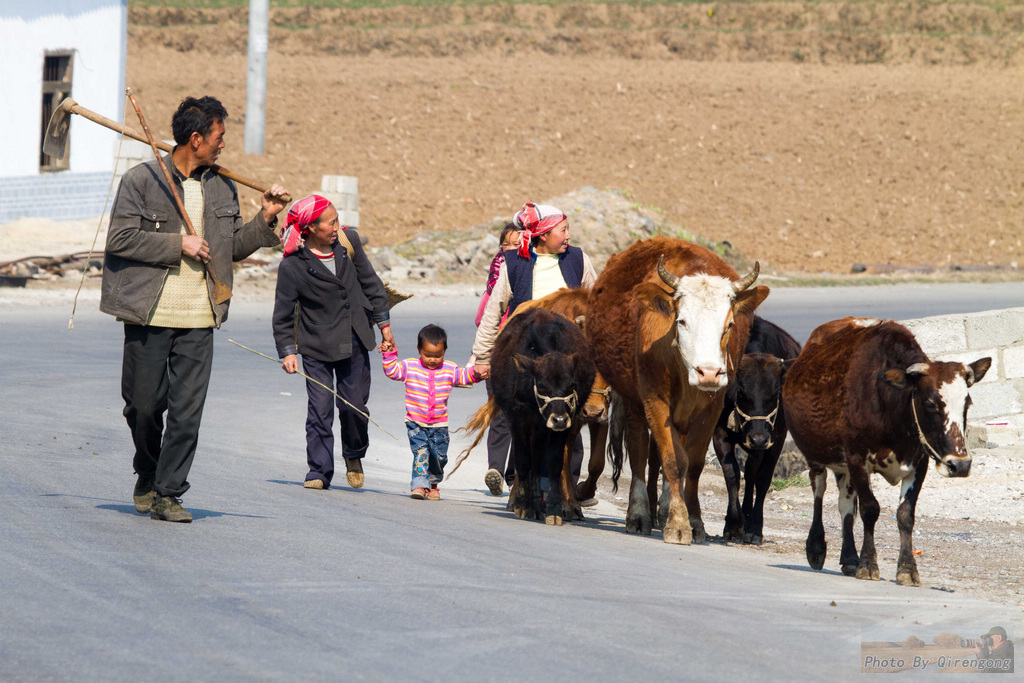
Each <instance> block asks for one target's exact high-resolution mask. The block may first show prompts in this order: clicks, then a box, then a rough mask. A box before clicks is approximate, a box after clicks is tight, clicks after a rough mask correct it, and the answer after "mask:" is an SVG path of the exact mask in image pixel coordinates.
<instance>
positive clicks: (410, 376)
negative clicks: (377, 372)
mask: <svg viewBox="0 0 1024 683" xmlns="http://www.w3.org/2000/svg"><path fill="white" fill-rule="evenodd" d="M383 356H384V374H385V375H387V376H388V377H390V378H391V379H393V380H395V381H396V382H405V419H407V420H411V421H412V422H415V423H417V424H421V425H425V426H428V427H439V426H442V425H445V424H448V397H449V396H451V393H452V387H469V386H472V385H473V383H474V382H476V381H477V380H476V377H475V376H474V374H473V368H472V367H468V368H460V367H459V366H458V365H456V364H455V363H453V362H451V361H450V360H446V361H445V362H444V363H442V364H441V367H439V368H438V369H437V370H428V369H427V368H425V367H423V364H422V363H420V359H419V358H406V359H405V360H403V361H399V360H398V352H397V351H389V352H386V353H384V354H383Z"/></svg>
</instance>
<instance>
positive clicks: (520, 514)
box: [512, 508, 526, 519]
mask: <svg viewBox="0 0 1024 683" xmlns="http://www.w3.org/2000/svg"><path fill="white" fill-rule="evenodd" d="M512 512H513V513H514V514H515V516H516V517H518V518H519V519H523V518H525V517H526V510H524V509H523V508H512Z"/></svg>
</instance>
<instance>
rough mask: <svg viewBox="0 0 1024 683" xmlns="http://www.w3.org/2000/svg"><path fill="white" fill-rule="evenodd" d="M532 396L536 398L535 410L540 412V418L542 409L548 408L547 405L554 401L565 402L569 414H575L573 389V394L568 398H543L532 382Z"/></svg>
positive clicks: (535, 384) (542, 412) (574, 392)
mask: <svg viewBox="0 0 1024 683" xmlns="http://www.w3.org/2000/svg"><path fill="white" fill-rule="evenodd" d="M533 395H534V396H536V397H537V409H538V410H539V411H540V414H541V417H543V416H544V409H545V408H547V407H548V404H549V403H553V402H554V401H565V403H566V405H568V406H569V412H570V413H575V412H576V401H577V400H578V399H577V396H576V390H575V389H573V392H572V393H571V394H569V395H568V396H545V395H543V394H542V393H540V392H539V391H537V382H536V380H534V382H533Z"/></svg>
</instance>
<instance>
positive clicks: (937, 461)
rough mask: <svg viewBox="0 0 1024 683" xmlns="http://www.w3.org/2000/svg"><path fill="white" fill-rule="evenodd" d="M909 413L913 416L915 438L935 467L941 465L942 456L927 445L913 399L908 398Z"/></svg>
mask: <svg viewBox="0 0 1024 683" xmlns="http://www.w3.org/2000/svg"><path fill="white" fill-rule="evenodd" d="M910 412H911V413H913V414H914V426H915V427H917V438H918V440H919V441H920V442H921V445H922V446H924V447H925V450H926V452H927V453H928V455H929V456H931V458H932V460H934V461H935V464H936V465H941V464H942V456H941V455H939V454H938V452H937V451H936V450H935V449H934V448H932V445H931V444H930V443H928V438H927V437H925V435H924V430H922V429H921V421H920V420H919V419H918V418H917V402H916V401H915V400H914V397H913V396H911V397H910Z"/></svg>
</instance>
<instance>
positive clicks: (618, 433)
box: [608, 392, 626, 493]
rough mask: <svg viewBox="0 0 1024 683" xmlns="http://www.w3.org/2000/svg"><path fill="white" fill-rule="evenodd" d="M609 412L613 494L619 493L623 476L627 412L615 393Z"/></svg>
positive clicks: (609, 445) (609, 449) (609, 448)
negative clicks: (621, 476)
mask: <svg viewBox="0 0 1024 683" xmlns="http://www.w3.org/2000/svg"><path fill="white" fill-rule="evenodd" d="M608 410H609V415H608V456H609V458H610V459H611V461H612V493H617V492H618V490H619V475H620V474H622V459H623V457H622V453H623V447H622V444H623V441H624V440H625V434H626V411H625V410H623V407H622V401H621V399H620V398H619V397H618V396H617V395H616V394H615V393H614V392H613V393H612V401H611V405H610V406H608Z"/></svg>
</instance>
